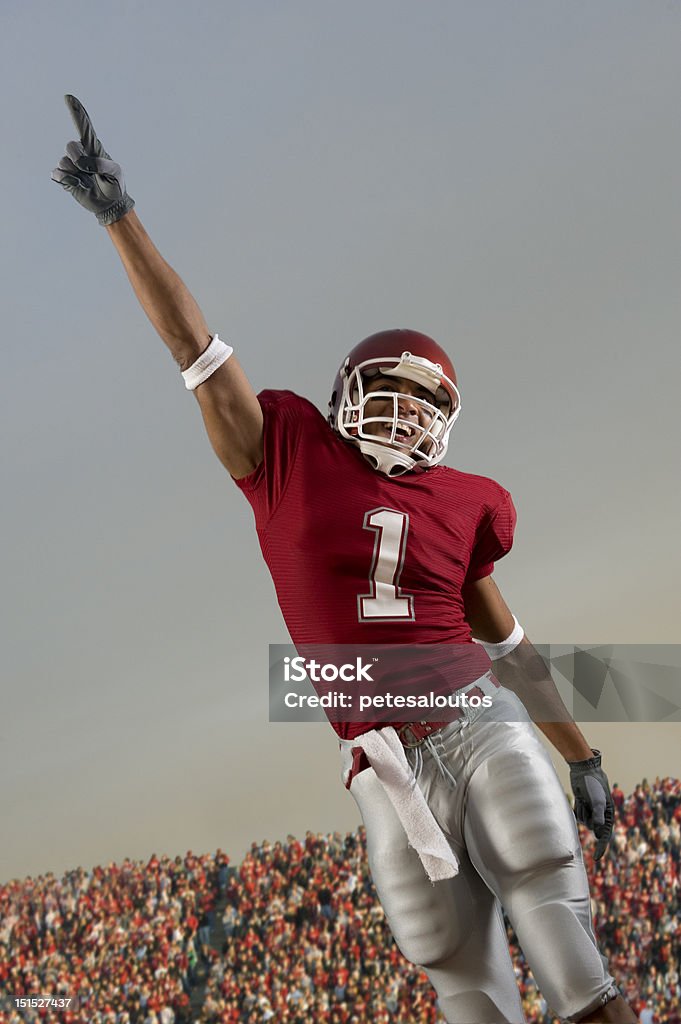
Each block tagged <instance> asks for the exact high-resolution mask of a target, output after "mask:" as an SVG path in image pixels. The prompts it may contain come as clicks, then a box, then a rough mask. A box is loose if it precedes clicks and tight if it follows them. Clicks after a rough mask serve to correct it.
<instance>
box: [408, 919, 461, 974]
mask: <svg viewBox="0 0 681 1024" xmlns="http://www.w3.org/2000/svg"><path fill="white" fill-rule="evenodd" d="M433 911H435V912H431V913H430V914H428V913H426V912H423V913H422V914H414V915H410V916H409V917H406V918H402V919H401V920H400V921H399V922H396V923H395V925H394V927H393V936H394V938H395V942H396V943H397V946H398V948H399V950H400V952H401V953H402V955H403V956H404V957H406V959H407V960H409V961H410V962H411V963H413V964H418V965H419V967H425V968H429V967H437V966H439V965H441V964H443V963H445V962H447V961H449V960H451V959H452V958H453V957H455V956H456V954H457V952H458V950H459V949H460V947H461V946H462V944H463V941H464V935H463V929H462V928H461V927H460V926H459V925H458V923H457V921H456V920H455V919H452V918H449V919H447V918H445V917H444V915H440V914H438V913H437V911H436V910H435V908H433ZM389 923H390V922H389ZM391 927H392V926H391Z"/></svg>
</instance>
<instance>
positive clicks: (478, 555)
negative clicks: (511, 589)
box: [466, 487, 516, 582]
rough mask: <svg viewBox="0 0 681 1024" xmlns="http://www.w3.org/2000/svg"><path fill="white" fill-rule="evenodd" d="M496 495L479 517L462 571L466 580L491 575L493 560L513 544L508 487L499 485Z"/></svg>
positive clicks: (472, 580)
mask: <svg viewBox="0 0 681 1024" xmlns="http://www.w3.org/2000/svg"><path fill="white" fill-rule="evenodd" d="M499 491H500V498H499V501H498V502H497V504H496V505H495V506H493V507H492V508H488V509H487V511H486V512H485V514H483V516H482V517H481V519H480V523H479V524H478V529H477V531H476V534H475V543H474V545H473V551H472V553H471V560H470V564H469V566H468V573H467V575H466V580H467V582H474V581H475V580H481V579H483V578H484V577H485V576H489V575H491V573H492V572H493V571H494V563H495V562H498V561H499V559H500V558H503V557H504V555H506V554H508V552H509V551H510V550H511V547H512V546H513V532H514V530H515V524H516V511H515V508H514V505H513V500H512V499H511V495H510V494H509V493H508V491H506V490H504V489H503V487H500V488H499Z"/></svg>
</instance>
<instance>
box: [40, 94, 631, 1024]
mask: <svg viewBox="0 0 681 1024" xmlns="http://www.w3.org/2000/svg"><path fill="white" fill-rule="evenodd" d="M66 102H67V105H68V107H69V110H70V112H71V114H72V117H73V120H74V123H75V125H76V129H77V131H78V135H79V138H78V140H75V141H73V142H69V143H68V145H67V147H66V156H65V157H64V158H63V159H62V160H61V161H60V163H59V165H58V167H57V168H56V169H55V170H54V171H53V174H52V177H53V179H54V180H55V181H57V182H58V183H59V184H60V185H62V186H63V187H64V188H65V189H66V190H67V191H69V192H70V193H71V194H72V195H73V196H74V198H75V199H76V200H77V201H78V202H79V203H80V204H81V205H82V206H83V207H85V209H87V210H90V211H91V212H93V213H94V214H95V215H96V217H97V219H98V221H99V223H100V224H102V225H104V226H106V228H107V230H108V233H109V236H110V238H111V240H112V242H113V244H114V245H115V247H116V249H117V251H118V253H119V255H120V257H121V260H122V262H123V265H124V267H125V269H126V271H127V274H128V277H129V279H130V281H131V284H132V286H133V288H134V290H135V292H136V294H137V296H138V298H139V300H140V303H141V305H142V307H143V308H144V310H145V312H146V313H147V315H148V317H149V319H150V320H151V322H152V324H153V325H154V327H155V328H156V330H157V331H158V333H159V334H160V336H161V338H162V339H163V340H164V342H165V343H166V345H167V346H168V348H169V349H170V351H171V353H172V355H173V357H174V359H175V360H176V362H177V363H178V365H179V367H180V369H181V371H182V374H183V377H184V381H185V385H186V387H187V388H188V389H190V390H192V391H194V394H195V395H196V398H197V399H198V403H199V406H200V409H201V413H202V415H203V419H204V422H205V426H206V430H207V432H208V436H209V438H210V441H211V443H212V445H213V448H214V449H215V452H216V454H217V456H218V458H219V459H220V461H221V462H222V464H223V465H224V466H225V468H226V469H227V470H228V472H229V473H230V474H231V476H232V477H233V478H234V480H235V482H236V484H237V486H238V487H239V488H240V489H241V491H242V492H243V493H244V495H245V497H246V498H247V500H248V501H249V502H250V504H251V506H252V508H253V511H254V514H255V521H256V527H257V530H258V535H259V539H260V544H261V548H262V552H263V556H264V558H265V560H266V562H267V564H268V566H269V569H270V572H271V574H272V577H273V580H274V583H275V587H276V590H277V597H278V600H279V604H280V606H281V609H282V612H283V615H284V618H285V621H286V624H287V627H288V629H289V632H290V634H291V638H292V640H293V642H294V644H295V645H296V646H297V647H298V648H299V649H300V647H301V646H302V647H305V645H318V644H330V645H334V644H387V645H395V644H397V645H399V644H402V645H404V644H408V645H409V646H410V648H412V647H414V646H415V645H435V644H436V645H443V647H444V649H445V650H446V651H447V652H448V653H449V652H457V654H458V655H463V657H461V658H459V659H458V660H457V661H456V664H457V673H458V675H457V683H456V687H457V692H459V693H461V694H467V695H469V696H470V695H472V694H473V693H475V694H477V695H478V696H480V697H487V698H488V700H487V701H482V700H480V701H478V702H473V701H471V702H470V706H466V707H464V708H462V709H461V710H460V711H459V712H458V717H455V718H454V720H452V721H448V722H424V721H407V722H401V723H394V724H392V725H386V724H385V723H383V722H370V721H365V722H343V723H338V724H337V725H336V729H337V731H338V733H339V741H340V747H341V754H342V762H343V764H342V770H343V778H344V780H345V783H346V785H347V786H348V787H349V788H350V792H351V793H352V795H353V797H354V798H355V799H356V801H357V803H358V805H359V809H360V811H361V814H362V818H363V820H364V823H365V826H366V832H367V844H368V854H369V861H370V866H371V871H372V875H373V878H374V882H375V885H376V888H377V891H378V894H379V897H380V900H381V902H382V905H383V907H384V910H385V913H386V916H387V920H388V922H389V924H390V927H391V929H392V932H393V934H394V936H395V939H396V942H397V944H398V946H399V948H400V949H401V951H402V953H403V954H404V955H405V956H406V957H407V958H408V959H409V960H411V961H413V962H414V963H416V964H418V965H420V966H421V967H423V968H424V970H425V971H426V972H427V973H428V975H429V977H430V979H431V981H432V984H433V986H434V988H435V990H436V991H437V995H438V999H439V1004H440V1006H441V1008H442V1010H443V1012H444V1014H445V1016H446V1018H447V1020H448V1021H449V1022H450V1024H464V1022H467V1024H471V1022H476V1024H479V1022H482V1021H485V1022H493V1021H494V1022H500V1021H505V1022H512V1024H519V1022H521V1021H523V1019H524V1018H523V1011H522V1006H521V1001H520V997H519V993H518V989H517V985H516V981H515V976H514V972H513V968H512V964H511V958H510V955H509V951H508V945H507V941H506V933H505V928H504V922H503V917H502V912H501V907H502V906H503V907H504V909H505V910H506V912H507V914H508V916H509V918H510V920H511V922H512V924H513V926H514V928H515V931H516V933H517V935H518V938H519V941H520V944H521V946H522V948H523V951H524V954H525V956H526V958H527V961H528V963H529V964H530V967H531V968H532V971H533V973H534V975H535V978H536V979H537V982H538V985H539V987H540V989H541V991H542V993H543V994H544V996H545V998H546V999H547V1001H548V1002H549V1004H550V1005H551V1007H552V1009H553V1010H554V1012H555V1013H557V1014H558V1015H559V1016H560V1017H561V1018H563V1019H564V1020H569V1021H585V1022H586V1021H627V1022H631V1021H635V1017H634V1015H633V1013H632V1011H631V1010H630V1008H629V1007H628V1006H627V1004H626V1003H625V1001H624V1000H623V998H622V996H621V995H620V994H619V993H618V991H617V988H616V987H615V984H614V981H613V978H612V977H611V975H610V974H609V972H608V969H607V964H606V962H605V960H604V958H603V957H602V956H601V955H600V953H599V951H598V948H597V946H596V942H595V939H594V934H593V930H592V924H591V917H590V910H589V891H588V884H587V877H586V873H585V870H584V865H583V861H582V855H581V850H580V845H579V840H578V835H577V829H576V825H575V820H574V817H573V814H572V812H571V811H570V809H569V806H568V804H567V802H566V800H565V798H564V794H563V792H562V789H561V786H560V783H559V781H558V778H557V776H556V774H555V771H554V769H553V766H552V764H551V761H550V759H549V757H548V755H547V753H546V751H545V749H544V747H543V745H542V744H541V742H540V741H539V739H538V737H537V735H536V732H535V730H534V728H533V726H532V724H531V721H530V718H529V717H528V714H527V712H526V710H525V707H524V706H523V703H521V701H520V700H519V697H518V695H520V697H522V698H523V702H524V704H525V705H527V706H528V707H529V708H530V711H531V713H532V717H533V718H534V720H535V721H536V722H537V724H538V725H539V727H540V728H541V729H542V730H543V731H544V733H545V734H546V735H547V736H548V737H549V739H550V740H551V741H552V742H553V744H554V745H555V746H556V748H557V749H558V751H559V752H560V753H561V754H562V755H563V756H564V757H565V758H566V759H567V761H569V763H570V773H571V781H572V785H573V789H574V793H575V812H576V814H577V816H578V818H579V819H580V820H582V821H583V822H585V823H586V824H588V825H589V826H590V827H591V828H593V829H594V831H595V833H596V836H597V840H598V842H597V849H596V854H595V856H596V858H599V857H601V856H602V855H603V853H604V851H605V848H606V846H607V843H608V841H609V839H610V834H611V831H612V826H613V806H612V799H611V796H610V791H609V786H608V780H607V778H606V776H605V774H604V773H603V771H602V768H601V763H600V755H599V753H598V751H594V750H592V749H591V747H590V746H589V745H588V744H587V742H586V740H585V739H584V737H583V736H582V734H581V732H580V731H579V729H578V727H577V726H576V725H575V723H574V722H573V721H572V720H571V719H570V717H569V715H567V713H566V712H565V709H564V708H563V706H562V704H561V703H560V700H559V698H558V696H557V693H556V691H555V688H554V687H553V685H552V683H551V681H550V678H549V677H548V675H547V673H546V671H545V669H544V666H543V662H542V661H541V659H540V658H539V657H538V655H536V653H535V652H534V650H533V648H532V647H531V645H530V643H529V641H528V640H527V638H526V637H525V636H524V633H523V630H522V628H521V627H520V625H519V624H518V623H517V621H516V619H515V618H514V616H513V615H512V614H511V612H510V610H509V609H508V607H507V605H506V603H505V602H504V600H503V598H502V596H501V594H500V592H499V590H498V588H497V586H496V584H495V583H494V580H493V578H492V571H493V568H494V562H495V560H496V559H498V558H501V557H502V556H503V555H504V554H506V553H507V552H508V550H509V549H510V547H511V543H512V539H513V528H514V523H515V513H514V509H513V504H512V501H511V498H510V495H509V494H508V492H507V491H505V490H504V488H502V487H500V486H499V485H498V484H497V483H495V482H494V481H492V480H489V479H487V478H485V477H480V476H473V475H471V474H466V473H460V472H457V471H456V470H453V469H449V468H446V467H444V466H443V465H442V460H443V458H444V455H445V453H446V451H447V444H448V439H449V435H450V431H451V429H452V426H453V425H454V422H455V421H456V419H457V417H458V415H459V412H460V410H461V400H460V396H459V391H458V387H457V380H456V374H455V372H454V367H453V366H452V364H451V362H450V360H449V358H448V356H447V355H446V353H445V352H444V351H443V350H442V349H441V348H440V347H439V345H437V344H436V343H435V342H434V341H433V340H432V339H431V338H429V337H427V336H426V335H423V334H421V333H419V332H417V331H411V330H389V331H382V332H380V333H378V334H375V335H372V336H371V337H370V338H367V339H365V340H364V341H363V342H361V343H360V344H359V345H357V346H355V347H354V348H353V349H352V351H351V352H350V354H349V355H348V356H347V358H346V359H345V360H344V361H343V363H342V365H341V367H340V370H339V372H338V375H337V377H336V380H335V383H334V385H333V388H332V394H331V401H330V403H329V413H328V418H324V417H323V416H322V415H321V414H320V413H319V412H318V410H317V409H316V408H315V406H313V405H312V404H311V403H310V402H308V401H307V400H306V399H304V398H301V397H299V396H298V395H295V394H293V393H291V392H287V391H265V392H262V393H261V394H260V395H256V394H255V392H254V391H253V389H252V387H251V386H250V384H249V382H248V380H247V379H246V376H245V375H244V372H243V370H242V369H241V367H240V365H239V363H238V361H237V358H236V356H235V355H234V354H233V351H232V349H231V347H230V346H228V345H225V344H224V343H223V342H222V341H221V340H220V339H219V337H218V336H217V335H216V334H213V335H211V333H210V331H209V330H208V326H207V324H206V321H205V320H204V318H203V315H202V313H201V311H200V310H199V308H198V306H197V304H196V302H195V301H194V299H193V298H192V296H191V295H190V294H189V292H188V290H187V288H186V287H185V286H184V284H183V283H182V281H181V280H180V279H179V277H178V276H177V274H175V272H174V271H173V270H172V269H171V268H170V267H169V266H168V264H167V263H166V262H165V261H164V260H163V258H162V257H161V256H160V254H159V253H158V251H157V250H156V248H155V247H154V245H153V244H152V242H151V240H150V238H149V236H148V235H147V234H146V232H145V230H144V228H143V226H142V224H141V222H140V220H139V219H138V217H137V214H136V213H135V212H134V210H133V206H134V203H133V200H132V199H131V198H130V196H129V195H128V193H127V191H126V188H125V184H124V180H123V175H122V172H121V168H120V166H119V165H118V164H117V163H115V162H114V161H113V160H112V159H111V157H110V156H109V154H108V153H106V152H105V150H104V149H103V147H102V145H101V143H100V141H99V139H98V138H97V136H96V134H95V132H94V129H93V127H92V124H91V122H90V119H89V117H88V115H87V113H86V111H85V109H84V108H83V106H82V105H81V104H80V102H79V101H78V100H77V99H76V98H75V97H73V96H67V97H66ZM341 484H342V487H341ZM473 636H475V638H476V640H477V641H479V643H478V644H477V645H476V644H475V643H474V642H473V639H472V637H473ZM490 659H491V660H492V661H493V663H494V667H495V673H494V675H493V674H492V673H491V671H489V666H490ZM498 680H501V683H502V684H504V685H502V686H500V684H499V681H498ZM476 703H477V706H474V705H475V704H476ZM533 704H534V705H535V707H534V708H533V707H532V705H533ZM486 705H487V706H486ZM415 780H416V784H415ZM433 880H435V881H433Z"/></svg>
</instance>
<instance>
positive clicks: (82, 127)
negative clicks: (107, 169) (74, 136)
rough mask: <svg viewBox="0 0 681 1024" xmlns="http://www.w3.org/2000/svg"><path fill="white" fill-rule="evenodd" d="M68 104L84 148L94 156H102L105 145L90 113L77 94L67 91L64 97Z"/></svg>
mask: <svg viewBox="0 0 681 1024" xmlns="http://www.w3.org/2000/svg"><path fill="white" fill-rule="evenodd" d="M64 99H65V101H66V106H67V107H68V108H69V113H70V114H71V117H72V118H73V123H74V124H75V126H76V130H77V132H78V134H79V135H80V141H81V142H82V144H83V149H84V150H85V152H86V153H92V154H93V155H94V156H101V155H102V154H103V147H102V144H101V142H100V141H99V139H98V138H97V135H96V133H95V130H94V128H93V127H92V121H91V120H90V117H89V115H88V112H87V110H86V109H85V107H84V106H83V104H82V103H81V102H80V100H79V99H76V97H75V96H71V95H69V94H68V93H67V95H66V96H65V97H64Z"/></svg>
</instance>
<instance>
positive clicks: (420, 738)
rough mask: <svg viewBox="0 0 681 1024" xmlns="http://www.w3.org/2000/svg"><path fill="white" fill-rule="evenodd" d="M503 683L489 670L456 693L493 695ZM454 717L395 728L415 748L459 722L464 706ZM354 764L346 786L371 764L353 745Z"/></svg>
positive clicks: (455, 712)
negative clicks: (444, 720) (442, 720)
mask: <svg viewBox="0 0 681 1024" xmlns="http://www.w3.org/2000/svg"><path fill="white" fill-rule="evenodd" d="M500 686H501V684H500V683H499V681H498V680H497V679H496V678H495V677H494V676H493V675H492V673H491V672H488V673H487V674H486V675H484V676H482V677H481V678H480V679H476V680H475V682H473V683H470V684H469V685H468V686H464V687H462V688H461V689H460V690H457V691H456V693H457V695H459V696H463V695H464V694H465V695H466V696H467V697H480V698H482V697H485V696H488V697H489V696H492V695H493V694H494V691H495V690H498V689H499V687H500ZM452 712H453V713H452V717H451V718H449V719H448V720H447V721H446V722H423V721H422V722H403V723H402V724H395V725H394V726H393V728H394V729H395V732H396V733H397V736H398V738H399V741H400V743H401V744H402V746H403V747H404V748H405V750H413V749H414V748H415V747H420V746H421V744H422V743H423V742H424V740H426V739H427V738H428V737H429V736H433V735H434V734H435V733H438V732H440V730H441V729H444V728H445V727H446V726H448V725H451V724H452V722H457V721H459V719H461V718H464V717H465V710H464V709H463V708H453V709H452ZM351 754H352V765H351V767H350V771H349V772H348V777H347V780H346V782H345V788H346V789H350V786H351V785H352V780H353V779H354V778H355V776H356V775H359V773H360V772H363V771H364V770H365V769H366V768H370V767H371V764H370V762H369V759H368V757H367V756H366V754H365V753H364V751H363V750H362V748H361V747H352V749H351Z"/></svg>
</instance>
